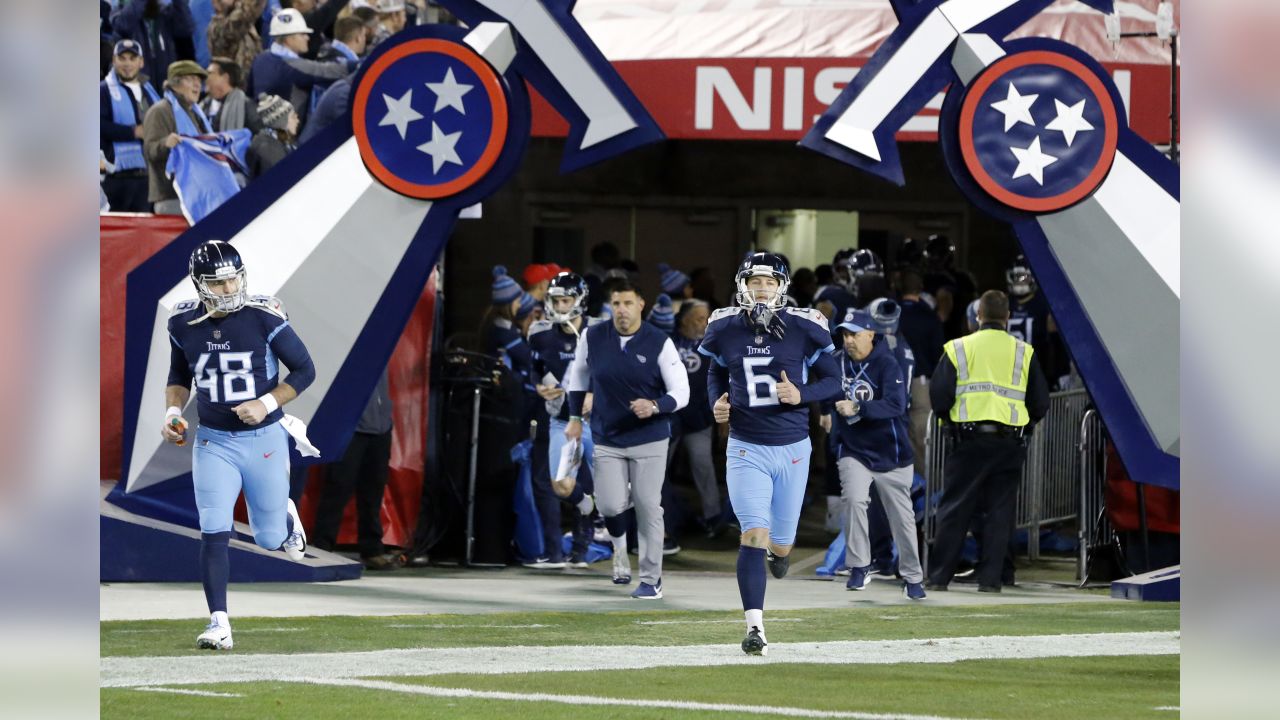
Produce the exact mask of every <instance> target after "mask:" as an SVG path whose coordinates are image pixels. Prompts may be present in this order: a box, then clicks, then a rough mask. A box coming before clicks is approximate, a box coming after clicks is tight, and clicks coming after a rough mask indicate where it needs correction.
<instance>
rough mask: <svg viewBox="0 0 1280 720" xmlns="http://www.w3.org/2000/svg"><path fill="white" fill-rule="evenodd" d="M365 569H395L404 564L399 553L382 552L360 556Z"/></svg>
mask: <svg viewBox="0 0 1280 720" xmlns="http://www.w3.org/2000/svg"><path fill="white" fill-rule="evenodd" d="M360 561H361V562H363V563H364V566H365V569H367V570H395V569H396V568H399V567H400V566H402V565H403V564H404V559H403V558H402V557H401V556H400V554H399V553H383V554H381V555H369V556H366V557H362V558H360Z"/></svg>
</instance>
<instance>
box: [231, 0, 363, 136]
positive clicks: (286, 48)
mask: <svg viewBox="0 0 1280 720" xmlns="http://www.w3.org/2000/svg"><path fill="white" fill-rule="evenodd" d="M312 34H313V33H312V30H311V28H309V27H307V22H306V20H304V19H303V18H302V13H299V12H298V11H297V10H295V9H293V8H289V9H287V10H281V11H280V12H278V13H276V16H275V17H274V18H272V19H271V40H272V42H271V48H270V49H268V50H267V51H266V52H263V53H261V54H259V55H258V57H257V58H255V59H254V61H253V70H252V71H251V72H250V73H249V79H250V81H251V83H252V91H253V94H254V95H255V96H259V97H260V96H261V95H262V94H263V93H266V94H268V95H278V96H280V97H282V98H285V99H286V100H288V101H289V103H290V104H291V105H293V109H294V110H296V111H298V118H299V120H302V121H305V120H306V118H307V110H308V108H309V106H310V102H311V88H312V87H314V86H315V85H317V84H324V83H329V82H333V81H334V80H337V79H339V78H344V77H346V76H347V75H348V74H349V73H350V72H351V71H352V70H354V69H355V63H353V62H351V61H349V60H346V59H343V60H339V61H335V62H320V61H318V60H307V59H305V58H303V57H302V53H305V52H307V50H308V47H309V43H310V38H311V35H312Z"/></svg>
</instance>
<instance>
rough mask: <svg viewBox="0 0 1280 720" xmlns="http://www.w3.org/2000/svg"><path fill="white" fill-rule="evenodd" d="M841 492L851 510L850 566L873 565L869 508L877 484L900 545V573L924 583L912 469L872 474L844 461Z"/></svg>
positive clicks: (847, 544) (846, 531)
mask: <svg viewBox="0 0 1280 720" xmlns="http://www.w3.org/2000/svg"><path fill="white" fill-rule="evenodd" d="M839 468H840V491H841V494H842V495H843V496H844V499H845V502H846V503H847V505H848V507H847V508H846V513H845V521H844V538H845V554H846V556H847V557H846V559H845V562H846V563H847V564H848V565H849V567H855V568H860V567H866V566H868V565H870V564H871V540H870V536H869V535H868V530H867V507H868V506H870V505H871V483H872V482H874V483H875V485H876V492H878V493H879V494H880V502H881V503H882V504H883V505H884V512H885V515H886V516H887V517H888V518H889V529H890V531H892V532H893V542H894V544H895V545H897V546H898V573H899V574H901V575H902V579H903V580H906V581H907V582H910V583H918V582H923V581H924V572H923V571H922V570H921V569H920V552H919V550H918V549H917V547H916V513H915V509H914V508H912V506H911V479H912V476H913V475H914V470H913V468H912V466H910V465H908V466H906V467H902V468H898V469H896V470H890V471H888V472H872V471H871V470H868V469H867V466H866V465H863V464H862V463H860V462H858V461H857V460H855V459H853V458H851V457H843V458H840V462H839Z"/></svg>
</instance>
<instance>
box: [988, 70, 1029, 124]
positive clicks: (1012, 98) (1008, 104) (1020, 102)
mask: <svg viewBox="0 0 1280 720" xmlns="http://www.w3.org/2000/svg"><path fill="white" fill-rule="evenodd" d="M1038 97H1040V96H1039V95H1038V94H1033V95H1022V94H1020V93H1019V92H1018V88H1016V87H1014V86H1013V83H1012V82H1011V83H1009V93H1008V95H1007V96H1006V97H1005V99H1004V100H1001V101H999V102H993V103H991V107H993V108H995V109H996V110H997V111H998V112H999V113H1000V114H1002V115H1004V131H1005V132H1009V130H1011V129H1013V126H1014V125H1017V124H1018V123H1020V122H1022V123H1026V124H1028V125H1030V126H1031V127H1035V126H1036V121H1035V120H1033V119H1032V118H1031V105H1032V103H1034V102H1035V101H1036V98H1038Z"/></svg>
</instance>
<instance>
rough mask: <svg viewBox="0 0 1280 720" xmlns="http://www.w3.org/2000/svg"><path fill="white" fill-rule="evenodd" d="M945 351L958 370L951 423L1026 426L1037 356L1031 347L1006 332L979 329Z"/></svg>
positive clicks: (948, 344) (949, 345) (957, 340)
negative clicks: (1029, 379)
mask: <svg viewBox="0 0 1280 720" xmlns="http://www.w3.org/2000/svg"><path fill="white" fill-rule="evenodd" d="M945 350H946V353H947V358H948V359H949V360H951V364H952V365H954V366H955V368H956V402H955V404H954V405H952V406H951V421H952V422H998V423H1002V424H1005V425H1011V426H1013V427H1022V426H1024V425H1026V424H1027V421H1028V420H1029V419H1030V418H1029V417H1028V414H1027V404H1026V399H1027V375H1028V369H1029V368H1030V367H1031V356H1032V355H1034V354H1035V350H1034V349H1033V348H1032V347H1031V346H1030V345H1028V344H1027V343H1024V342H1022V341H1021V340H1019V339H1017V338H1015V337H1014V336H1012V335H1010V334H1009V333H1007V332H1005V331H1003V330H979V331H978V332H976V333H973V334H972V335H966V336H964V337H962V338H959V339H956V340H952V341H951V342H949V343H947V344H946V346H945Z"/></svg>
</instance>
